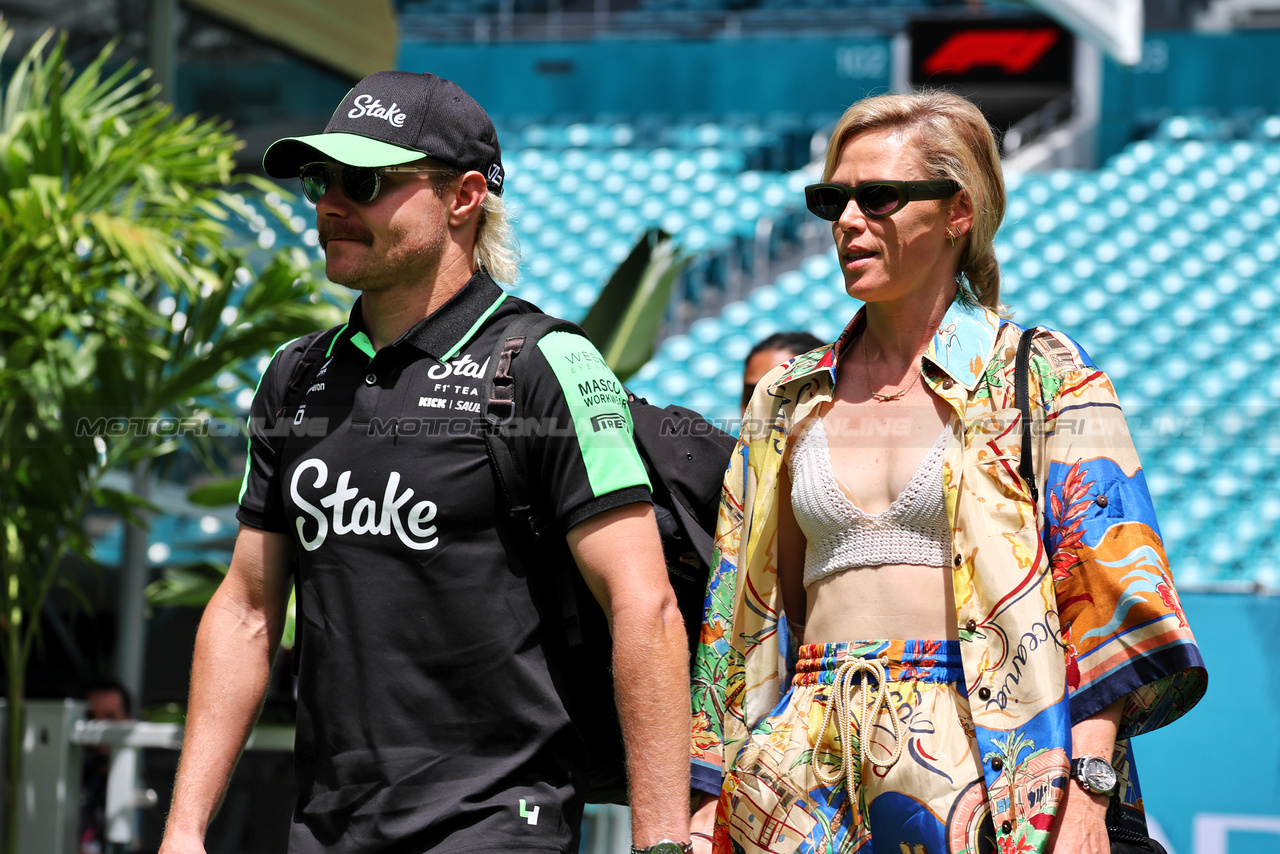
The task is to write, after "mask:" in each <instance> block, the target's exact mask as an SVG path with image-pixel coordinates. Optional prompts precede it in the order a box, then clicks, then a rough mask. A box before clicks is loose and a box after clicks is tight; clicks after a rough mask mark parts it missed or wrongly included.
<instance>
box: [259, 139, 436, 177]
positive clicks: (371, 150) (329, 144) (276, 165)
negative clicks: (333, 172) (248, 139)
mask: <svg viewBox="0 0 1280 854" xmlns="http://www.w3.org/2000/svg"><path fill="white" fill-rule="evenodd" d="M425 156H426V155H425V154H423V153H422V152H421V151H414V150H412V149H409V148H401V147H400V146H398V145H391V144H390V143H386V142H379V141H378V140H376V139H369V138H368V137H367V136H359V135H358V134H354V133H317V134H312V135H311V136H291V137H286V138H285V139H278V140H276V141H275V142H273V143H271V145H269V146H267V151H266V153H265V154H263V155H262V168H263V169H264V170H266V173H267V174H268V175H270V176H271V177H272V178H296V177H298V170H299V169H301V168H302V167H303V166H305V165H306V164H308V163H314V162H316V161H317V160H332V161H333V162H335V163H341V164H343V165H345V166H399V165H400V164H402V163H409V162H411V161H413V160H420V159H422V158H423V157H425Z"/></svg>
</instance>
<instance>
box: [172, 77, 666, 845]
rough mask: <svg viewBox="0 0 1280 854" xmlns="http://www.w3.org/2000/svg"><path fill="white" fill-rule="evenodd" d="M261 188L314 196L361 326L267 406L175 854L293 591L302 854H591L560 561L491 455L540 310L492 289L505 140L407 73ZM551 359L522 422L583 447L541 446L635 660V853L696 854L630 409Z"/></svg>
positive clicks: (206, 799)
mask: <svg viewBox="0 0 1280 854" xmlns="http://www.w3.org/2000/svg"><path fill="white" fill-rule="evenodd" d="M263 164H264V167H265V168H266V170H267V172H268V173H269V174H271V175H272V176H274V177H277V178H284V177H294V176H296V177H300V178H301V179H302V184H303V190H304V192H305V193H306V195H307V197H308V198H310V199H311V200H312V201H313V202H315V204H316V219H317V227H318V230H319V233H320V242H321V245H322V246H323V247H324V250H325V261H326V271H327V274H328V277H329V278H330V279H331V280H332V281H334V282H338V283H340V284H344V285H347V286H348V287H351V288H352V289H354V290H356V291H358V292H359V298H358V299H357V300H356V303H355V305H354V307H353V308H352V310H351V316H350V320H349V321H348V323H346V324H345V325H343V326H341V327H338V328H336V329H333V330H328V331H326V332H322V333H319V334H315V335H311V336H305V337H304V338H302V339H299V340H298V341H295V342H290V343H289V344H286V345H284V346H283V347H281V348H280V349H279V350H278V351H277V352H276V355H275V356H274V357H273V358H272V360H271V363H270V365H269V366H268V368H267V370H266V372H265V373H264V375H263V378H262V381H261V383H260V385H259V388H258V392H257V394H256V395H255V398H254V403H253V407H252V410H251V418H250V423H251V428H250V443H249V455H248V462H247V465H246V473H245V481H244V486H243V488H242V491H241V499H240V510H239V514H238V515H239V519H240V522H241V527H240V534H239V537H238V539H237V542H236V548H235V553H234V555H233V557H232V562H231V567H230V570H229V571H228V574H227V578H226V580H225V581H224V582H223V584H222V585H221V586H220V588H219V589H218V592H217V593H216V594H215V596H214V598H213V599H212V600H211V601H210V603H209V606H208V608H207V609H206V612H205V617H204V619H203V620H202V621H201V624H200V630H199V633H198V635H197V639H196V652H195V659H194V663H193V665H192V687H191V699H190V707H189V713H188V720H187V731H186V736H185V739H184V742H183V754H182V759H181V763H180V765H179V771H178V777H177V781H176V782H175V787H174V797H173V803H172V806H171V809H170V812H169V818H168V824H167V827H166V831H165V840H164V843H163V844H162V847H161V852H162V854H192V852H202V851H203V850H204V847H203V845H204V842H203V840H204V835H205V831H206V830H207V827H208V824H209V821H210V819H211V817H212V815H213V812H214V811H215V809H216V807H217V804H218V802H219V801H220V799H221V797H222V794H223V792H224V790H225V787H226V783H227V780H228V778H229V776H230V773H231V770H232V768H233V767H234V765H235V762H236V758H237V756H238V754H239V751H240V749H241V747H242V745H243V743H244V740H245V738H246V737H247V735H248V733H249V731H250V728H251V727H252V724H253V720H254V718H255V715H256V712H257V709H258V706H259V704H260V703H261V700H262V696H263V693H264V691H265V688H266V683H267V677H268V673H269V670H270V665H271V661H272V657H273V654H274V652H275V648H276V644H277V643H278V641H279V638H280V633H281V631H282V628H283V624H284V615H285V609H286V603H287V600H288V598H289V588H290V584H291V583H294V582H296V586H297V611H298V613H297V626H298V640H297V645H296V647H295V657H296V661H297V667H298V689H297V690H298V728H297V739H296V745H295V756H296V768H297V774H296V776H297V782H298V800H297V804H296V808H295V810H294V816H293V821H292V825H291V832H290V841H289V850H290V851H291V852H295V854H312V852H375V851H376V852H379V854H400V852H403V853H404V854H419V852H425V851H459V852H461V851H468V852H483V851H504V852H510V851H548V850H550V851H569V850H576V845H577V842H578V824H579V821H580V819H581V812H582V804H581V798H580V796H579V794H578V791H579V788H580V786H581V783H582V774H583V769H584V761H585V757H584V752H583V745H582V743H581V740H580V739H579V737H578V736H577V734H576V732H575V730H574V728H573V726H572V725H571V724H570V722H569V718H568V715H567V712H566V711H565V708H564V703H563V701H562V700H561V696H562V693H563V684H564V683H563V680H565V679H569V678H573V674H572V673H566V672H565V670H564V668H563V667H562V666H561V663H560V662H559V660H558V658H557V654H556V653H555V652H554V651H553V646H549V645H548V638H550V637H552V636H554V635H556V633H557V632H561V633H562V632H563V626H562V625H558V624H557V622H556V620H557V615H559V618H560V619H563V614H562V613H560V612H557V611H556V609H555V608H554V607H553V608H550V609H548V608H547V607H546V603H545V601H542V600H541V599H540V595H539V592H538V591H539V589H540V588H539V584H540V583H541V582H540V581H539V575H540V573H546V572H548V571H550V570H549V568H548V567H547V566H545V565H544V563H545V562H547V561H550V560H553V559H554V558H553V557H548V556H546V555H539V554H536V553H531V550H530V549H528V548H524V547H522V546H521V545H520V544H521V543H523V542H525V540H523V539H522V538H521V536H520V532H517V531H514V530H511V528H512V527H513V526H512V524H511V523H510V521H509V520H508V519H507V517H506V515H505V513H504V512H503V508H501V507H499V506H498V505H499V503H500V497H499V496H500V493H499V492H498V491H497V490H496V489H495V484H494V480H493V474H492V470H491V467H490V462H489V460H488V458H487V455H486V450H485V442H484V438H483V435H482V433H481V429H482V420H481V415H480V409H481V407H480V401H479V396H478V391H479V388H480V385H481V378H482V377H483V375H484V370H485V367H486V365H485V362H486V360H487V359H488V357H489V353H490V352H491V351H492V349H493V346H494V344H495V342H496V341H497V340H498V337H499V336H500V334H501V332H502V330H503V329H504V328H505V327H506V326H507V324H509V323H510V321H511V320H513V319H515V318H516V317H519V316H521V315H524V314H528V313H530V312H536V311H537V309H535V308H533V307H532V306H530V305H529V304H528V303H525V302H523V301H521V300H519V299H516V298H514V297H510V296H508V295H507V293H506V292H505V291H504V290H503V289H502V288H500V287H499V286H498V285H496V284H495V283H494V278H498V279H499V280H504V281H509V280H511V279H512V278H514V273H515V263H514V259H515V255H514V252H513V251H512V249H511V248H510V246H511V241H510V230H509V227H508V226H507V225H506V217H505V214H504V212H503V208H502V205H501V202H500V200H499V195H500V194H501V192H502V183H503V169H502V160H501V152H500V149H499V146H498V140H497V135H496V134H495V132H494V129H493V124H492V123H491V122H490V120H489V117H488V116H487V115H486V114H485V112H484V110H483V109H481V108H480V106H479V105H478V104H476V103H475V101H473V100H472V99H471V98H470V97H469V96H467V94H466V93H465V92H463V91H462V90H461V89H460V88H458V87H457V86H456V85H455V84H453V83H451V82H449V81H447V80H444V79H442V78H439V77H436V76H434V75H431V74H408V73H402V72H383V73H379V74H375V75H372V76H371V77H368V78H365V79H364V80H363V81H361V82H360V83H359V84H357V86H356V87H355V89H353V90H352V91H351V92H350V93H349V94H348V95H347V97H346V98H345V99H344V100H343V102H342V104H341V105H340V106H339V107H338V110H337V112H335V113H334V115H333V118H332V119H331V120H330V122H329V125H328V126H327V127H326V128H325V131H324V133H322V134H318V135H314V136H307V137H297V138H291V139H283V140H280V141H278V142H276V143H274V144H273V145H272V146H271V147H270V148H268V149H267V153H266V156H265V158H264V161H263ZM313 357H314V359H313ZM522 358H526V357H524V356H522ZM527 358H529V359H531V360H532V361H531V362H530V365H529V367H530V370H529V372H528V373H527V374H526V377H529V378H530V379H529V381H528V382H524V381H523V380H522V382H524V385H523V387H522V388H521V389H519V390H518V396H517V401H516V403H517V411H518V412H519V414H520V415H521V416H522V417H524V418H526V419H529V421H530V422H531V423H539V424H546V425H550V426H551V427H553V428H557V429H553V430H550V431H548V432H547V433H546V434H544V435H543V437H542V438H541V439H537V440H535V441H532V442H530V447H529V449H528V459H527V460H525V466H526V469H527V472H528V475H529V483H530V485H531V489H532V491H533V493H534V494H535V495H536V496H537V498H538V500H539V501H540V503H541V505H542V509H543V510H544V511H545V513H544V515H546V516H547V517H549V518H554V520H555V522H556V523H557V524H558V525H559V526H560V529H561V530H562V531H563V532H564V535H565V539H566V541H567V543H568V546H569V549H570V551H571V552H572V554H573V556H574V558H575V559H576V562H577V564H578V566H579V568H580V569H581V571H582V574H583V577H584V578H585V579H586V581H587V584H588V586H589V587H590V588H591V590H592V591H593V592H594V593H595V595H596V597H597V598H598V599H599V600H600V603H601V605H602V606H603V608H604V609H605V612H606V614H608V616H609V618H610V624H611V628H612V631H613V636H614V670H615V683H616V686H617V697H618V701H619V716H620V718H621V720H622V723H623V728H624V736H625V740H626V744H627V747H628V755H629V765H630V780H631V803H632V836H633V840H634V844H635V845H637V846H641V848H640V850H645V851H650V852H654V854H674V852H678V851H682V850H684V851H687V850H688V845H687V840H688V838H689V835H688V791H689V790H688V779H689V778H688V733H689V706H688V687H687V686H688V673H687V647H686V642H685V637H684V630H683V626H682V624H681V620H680V615H679V611H678V609H677V608H676V605H675V600H674V597H673V595H672V593H671V589H670V586H669V584H668V583H667V576H666V571H665V565H664V562H663V557H662V548H661V544H660V541H659V539H658V534H657V528H656V526H655V524H654V519H653V511H652V507H651V506H650V504H649V501H650V499H649V482H648V480H647V478H646V475H645V472H644V468H643V464H642V463H641V461H640V459H639V456H638V454H637V453H636V450H635V447H634V445H633V443H632V441H631V437H630V429H629V423H630V422H629V416H628V414H627V405H626V400H625V397H624V394H623V392H622V390H621V386H620V385H619V384H618V383H617V380H616V379H615V378H614V377H613V375H612V374H611V373H610V372H609V370H608V368H607V367H605V366H604V362H603V360H602V359H601V358H600V356H599V354H598V353H597V352H596V351H595V349H594V348H593V347H592V346H591V344H590V343H589V342H588V341H586V339H584V338H582V337H581V336H577V335H573V334H570V333H566V332H553V333H550V334H548V335H546V336H544V337H543V338H542V339H540V340H539V341H538V342H537V345H536V346H534V347H533V348H532V349H531V350H530V351H529V355H528V357H527ZM299 365H301V366H302V367H301V368H300V367H298V366H299ZM544 598H545V597H544Z"/></svg>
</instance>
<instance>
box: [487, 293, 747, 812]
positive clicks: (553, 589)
mask: <svg viewBox="0 0 1280 854" xmlns="http://www.w3.org/2000/svg"><path fill="white" fill-rule="evenodd" d="M553 331H568V332H573V333H575V334H578V335H585V333H583V332H582V330H581V329H580V328H579V327H578V326H576V325H575V324H573V323H570V322H569V321H566V320H560V319H559V318H555V317H551V316H548V315H544V314H527V315H521V316H520V317H518V318H516V319H515V320H514V321H512V322H511V323H510V324H509V325H508V326H507V328H506V330H504V332H503V334H502V337H501V338H499V340H498V342H497V344H496V345H495V346H494V350H493V354H492V356H491V357H490V359H489V367H488V370H487V371H486V373H485V380H484V385H483V387H482V390H481V397H482V399H483V400H484V401H485V402H484V417H485V421H486V424H487V433H486V442H487V444H488V448H489V455H490V457H491V459H492V461H493V468H494V475H495V478H496V480H497V483H498V487H499V491H500V493H501V494H503V495H505V498H506V506H507V508H508V512H509V515H510V518H511V519H512V520H513V521H514V522H515V523H516V525H515V527H516V529H517V530H521V531H524V532H525V536H526V543H525V547H526V548H530V549H534V550H535V551H536V552H538V553H541V554H544V555H550V556H551V558H550V559H547V560H545V561H544V562H545V563H547V564H550V565H553V566H554V567H555V572H554V575H555V577H554V578H551V579H541V582H542V584H541V591H542V599H543V603H544V604H545V605H546V607H547V609H548V610H547V613H548V617H549V618H554V617H556V616H559V617H560V618H562V620H563V624H564V628H565V631H564V637H563V638H561V639H560V640H561V641H562V643H563V649H562V650H561V655H562V656H563V658H564V660H565V662H566V664H565V665H564V666H563V668H562V670H563V672H564V674H565V677H564V678H563V679H562V680H561V681H562V683H563V684H562V685H561V690H562V691H563V692H564V695H565V705H566V707H567V708H568V710H569V713H570V716H571V717H572V718H573V721H574V724H575V726H576V727H577V729H578V731H579V733H580V734H581V735H582V737H583V740H584V741H585V742H586V746H587V751H588V754H589V757H590V771H589V781H588V785H587V791H586V792H585V797H586V801H587V802H588V803H625V802H626V798H627V779H626V757H625V752H624V750H623V744H622V731H621V728H620V725H619V723H618V712H617V708H616V706H615V705H614V697H613V675H612V670H611V664H612V657H613V643H612V640H611V638H610V635H609V627H608V622H607V620H606V618H605V615H604V612H603V611H602V610H601V609H600V606H599V604H598V603H597V602H596V600H595V597H594V596H593V595H592V594H591V592H590V590H589V589H588V588H587V586H586V582H584V581H583V580H582V575H581V573H580V572H579V571H578V569H577V566H576V565H575V564H574V562H573V559H572V556H571V555H570V554H569V550H568V547H567V545H566V543H565V538H564V534H563V532H561V531H558V530H555V529H553V527H552V525H551V520H548V519H545V518H543V517H542V515H541V514H540V513H539V512H538V509H537V508H535V507H534V506H533V501H532V498H531V496H530V494H529V490H528V488H527V487H528V482H527V479H526V477H525V475H524V471H525V469H524V466H523V464H522V455H523V453H522V450H523V449H522V448H521V446H520V435H519V431H518V430H517V431H513V430H511V429H508V428H509V427H510V426H511V425H512V424H513V422H514V418H515V415H516V411H515V402H516V400H517V397H518V396H517V394H516V389H517V387H518V386H519V384H520V380H519V377H520V375H521V365H522V364H525V362H522V361H521V360H520V358H519V357H520V354H521V353H522V352H524V351H526V350H528V349H530V348H532V347H534V346H536V344H537V341H538V339H539V338H541V337H542V336H544V335H546V334H548V333H550V332H553ZM526 361H527V360H526ZM628 402H629V409H630V414H631V419H632V423H633V425H634V428H635V440H636V446H637V448H638V450H639V451H640V457H641V459H642V460H643V461H644V464H645V467H646V469H647V470H648V473H649V481H650V483H651V484H652V485H653V503H654V514H655V516H656V517H657V521H658V530H659V533H660V534H661V537H662V547H663V555H664V558H665V559H666V564H667V576H668V579H669V581H670V582H671V587H672V589H673V590H674V592H675V595H676V601H677V602H678V604H679V607H680V613H681V616H682V617H683V618H684V622H685V630H686V632H687V634H688V641H689V648H690V658H692V656H693V652H694V650H695V649H696V643H697V639H698V633H699V631H700V628H701V624H702V610H703V603H704V600H705V597H706V589H707V577H708V574H709V569H710V561H711V547H712V532H713V531H714V529H715V521H716V517H717V515H718V513H719V509H718V508H719V501H720V486H721V483H722V482H723V480H724V473H725V470H726V468H727V467H728V462H729V456H730V454H731V453H732V451H733V446H734V444H735V442H734V439H733V437H732V436H730V435H729V434H727V433H725V432H724V431H723V430H720V429H718V428H716V427H715V426H713V425H712V424H710V423H709V422H707V421H706V420H705V419H703V418H702V416H701V415H699V414H698V413H696V412H693V411H692V410H689V409H684V408H681V407H676V406H669V407H667V408H665V409H661V408H659V407H656V406H652V405H651V404H649V403H648V402H647V401H644V400H642V399H639V398H636V397H634V396H631V397H630V399H629V401H628Z"/></svg>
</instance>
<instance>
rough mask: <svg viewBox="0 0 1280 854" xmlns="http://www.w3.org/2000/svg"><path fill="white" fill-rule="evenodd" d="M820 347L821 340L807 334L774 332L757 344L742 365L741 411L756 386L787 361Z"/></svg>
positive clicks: (745, 406) (748, 401) (749, 399)
mask: <svg viewBox="0 0 1280 854" xmlns="http://www.w3.org/2000/svg"><path fill="white" fill-rule="evenodd" d="M821 346H822V339H820V338H819V337H818V336H817V335H812V334H810V333H808V332H799V331H797V332H775V333H773V334H772V335H770V336H769V337H768V338H764V339H762V340H761V341H759V342H757V344H756V346H754V347H752V348H751V352H750V353H748V354H747V358H746V360H745V361H744V362H743V364H742V406H741V409H742V410H744V411H745V410H746V408H747V404H748V403H750V402H751V394H752V392H754V391H755V390H756V384H757V383H759V382H760V380H761V379H762V378H763V377H764V375H765V374H767V373H769V371H771V370H773V369H774V368H776V367H777V366H778V365H781V364H782V363H783V362H785V361H787V360H788V359H792V358H794V357H796V356H799V355H800V354H801V353H808V352H809V351H810V350H813V349H816V348H818V347H821Z"/></svg>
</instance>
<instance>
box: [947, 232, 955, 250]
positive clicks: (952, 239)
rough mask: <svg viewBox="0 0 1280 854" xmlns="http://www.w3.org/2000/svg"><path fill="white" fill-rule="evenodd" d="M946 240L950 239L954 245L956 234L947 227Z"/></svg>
mask: <svg viewBox="0 0 1280 854" xmlns="http://www.w3.org/2000/svg"><path fill="white" fill-rule="evenodd" d="M947 240H950V241H951V245H952V246H955V245H956V236H955V235H954V234H953V233H952V232H951V229H949V228H948V229H947Z"/></svg>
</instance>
